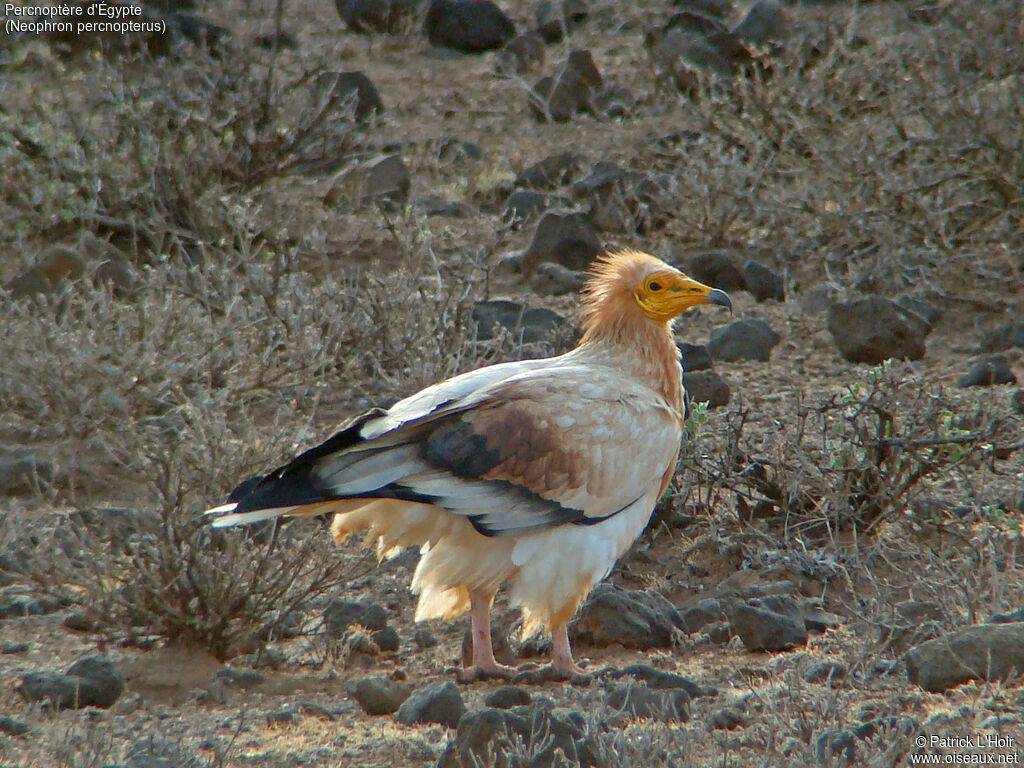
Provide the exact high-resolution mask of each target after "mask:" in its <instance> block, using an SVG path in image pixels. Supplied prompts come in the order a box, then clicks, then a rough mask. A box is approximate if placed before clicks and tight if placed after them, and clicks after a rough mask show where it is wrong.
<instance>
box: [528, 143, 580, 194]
mask: <svg viewBox="0 0 1024 768" xmlns="http://www.w3.org/2000/svg"><path fill="white" fill-rule="evenodd" d="M579 169H580V156H579V155H577V154H576V153H575V152H556V153H555V154H553V155H548V156H547V157H545V158H544V159H543V160H541V161H540V162H537V163H534V164H533V165H531V166H529V167H528V168H525V169H524V170H523V171H522V172H520V174H519V175H518V176H516V182H515V183H516V186H517V187H528V188H530V189H554V188H555V187H559V186H561V185H563V184H567V183H568V182H569V179H570V178H571V177H572V175H573V174H574V173H577V172H578V171H579Z"/></svg>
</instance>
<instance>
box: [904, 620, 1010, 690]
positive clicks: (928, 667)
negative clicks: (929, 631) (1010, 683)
mask: <svg viewBox="0 0 1024 768" xmlns="http://www.w3.org/2000/svg"><path fill="white" fill-rule="evenodd" d="M903 662H904V663H905V664H906V666H907V677H909V678H910V681H911V682H912V683H917V684H918V685H920V686H921V687H922V688H924V689H925V690H926V691H933V692H938V691H945V690H947V689H949V688H952V687H954V686H957V685H960V684H962V683H966V682H968V681H969V680H990V681H991V680H1002V679H1005V678H1007V677H1010V676H1011V675H1020V674H1021V673H1024V622H1013V623H1009V624H976V625H973V626H970V627H962V628H960V629H957V630H954V631H952V632H949V633H947V634H945V635H943V636H942V637H937V638H935V639H934V640H929V641H928V642H926V643H921V644H920V645H916V646H914V647H913V648H911V649H910V650H909V651H907V652H906V653H905V654H903Z"/></svg>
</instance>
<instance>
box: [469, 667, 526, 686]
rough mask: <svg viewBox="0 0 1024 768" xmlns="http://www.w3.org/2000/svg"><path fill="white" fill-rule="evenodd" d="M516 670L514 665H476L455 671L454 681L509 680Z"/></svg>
mask: <svg viewBox="0 0 1024 768" xmlns="http://www.w3.org/2000/svg"><path fill="white" fill-rule="evenodd" d="M517 672H518V670H517V669H516V668H515V667H506V666H505V665H503V664H495V665H494V666H493V667H491V666H487V667H484V666H479V665H477V666H472V667H466V668H465V669H460V670H458V671H456V673H455V682H457V683H461V684H463V685H468V684H470V683H480V682H484V681H485V680H511V679H513V678H514V677H515V676H516V673H517Z"/></svg>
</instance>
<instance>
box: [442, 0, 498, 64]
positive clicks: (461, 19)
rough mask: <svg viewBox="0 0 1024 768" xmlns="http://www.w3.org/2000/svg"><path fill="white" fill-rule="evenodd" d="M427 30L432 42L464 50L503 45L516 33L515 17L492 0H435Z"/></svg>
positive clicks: (469, 51) (493, 47) (489, 49)
mask: <svg viewBox="0 0 1024 768" xmlns="http://www.w3.org/2000/svg"><path fill="white" fill-rule="evenodd" d="M424 30H425V31H426V33H427V39H428V40H430V44H431V45H438V46H441V47H443V48H452V49H453V50H456V51H461V52H462V53H482V52H483V51H492V50H494V49H495V48H501V47H502V46H503V45H505V43H507V42H508V41H509V40H511V39H512V38H513V37H514V36H515V33H516V27H515V24H513V23H512V20H511V19H509V17H508V16H506V15H505V13H504V12H503V11H502V10H501V8H499V7H498V6H497V5H495V4H494V3H493V2H491V0H432V2H431V3H430V8H429V10H428V11H427V18H426V21H425V22H424Z"/></svg>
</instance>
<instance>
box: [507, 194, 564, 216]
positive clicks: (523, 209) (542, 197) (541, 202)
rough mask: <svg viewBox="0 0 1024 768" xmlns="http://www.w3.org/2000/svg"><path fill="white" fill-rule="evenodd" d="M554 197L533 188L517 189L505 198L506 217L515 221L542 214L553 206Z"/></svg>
mask: <svg viewBox="0 0 1024 768" xmlns="http://www.w3.org/2000/svg"><path fill="white" fill-rule="evenodd" d="M551 203H552V198H551V196H550V195H546V194H544V193H543V192H537V191H535V190H532V189H516V190H513V191H512V193H511V194H510V195H509V196H508V198H507V199H506V200H505V214H504V217H505V219H507V220H509V221H512V222H514V223H518V222H523V221H528V220H529V219H535V218H537V217H538V216H540V215H541V214H542V213H544V211H545V210H546V209H548V208H550V207H551Z"/></svg>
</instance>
